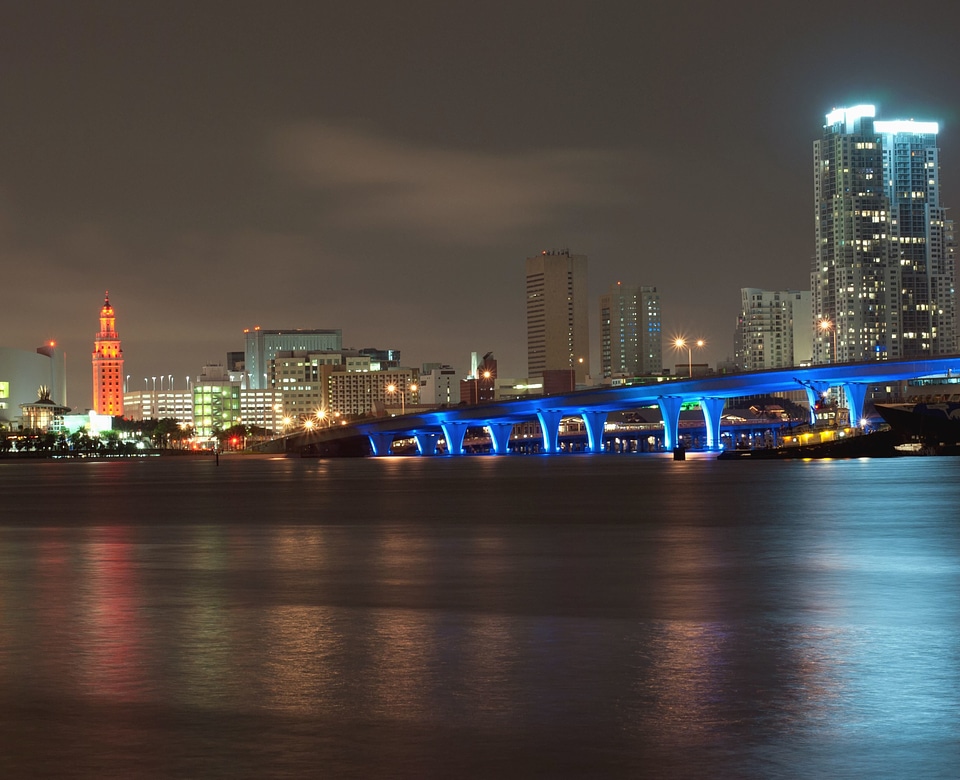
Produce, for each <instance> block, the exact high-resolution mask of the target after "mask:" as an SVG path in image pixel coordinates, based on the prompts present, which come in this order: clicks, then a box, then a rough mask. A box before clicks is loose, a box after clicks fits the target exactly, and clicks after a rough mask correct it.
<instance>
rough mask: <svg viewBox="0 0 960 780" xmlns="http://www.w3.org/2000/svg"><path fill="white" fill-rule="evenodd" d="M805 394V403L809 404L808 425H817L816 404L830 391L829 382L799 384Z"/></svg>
mask: <svg viewBox="0 0 960 780" xmlns="http://www.w3.org/2000/svg"><path fill="white" fill-rule="evenodd" d="M800 384H802V385H803V389H804V390H806V392H807V401H808V402H809V404H810V424H811V425H816V424H817V409H816V406H817V404H818V403H819V402H820V401H822V400H823V394H824V393H825V392H827V391H828V390H829V389H830V383H829V382H815V381H809V382H801V383H800Z"/></svg>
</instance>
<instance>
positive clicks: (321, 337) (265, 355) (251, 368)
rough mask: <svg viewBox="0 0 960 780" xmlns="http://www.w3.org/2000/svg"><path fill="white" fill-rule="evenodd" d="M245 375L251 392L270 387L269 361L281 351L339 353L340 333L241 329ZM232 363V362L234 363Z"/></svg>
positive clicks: (340, 345)
mask: <svg viewBox="0 0 960 780" xmlns="http://www.w3.org/2000/svg"><path fill="white" fill-rule="evenodd" d="M243 333H244V368H243V370H244V372H245V374H246V379H247V381H246V386H247V388H248V389H251V390H263V389H266V388H268V387H270V386H271V385H270V376H269V367H270V361H271V360H273V359H274V358H276V356H277V354H278V353H280V352H293V353H307V352H339V351H340V350H341V349H343V334H342V331H340V330H339V329H336V330H264V329H262V328H260V327H256V328H252V329H250V328H248V329H246V330H244V332H243ZM234 362H235V361H234Z"/></svg>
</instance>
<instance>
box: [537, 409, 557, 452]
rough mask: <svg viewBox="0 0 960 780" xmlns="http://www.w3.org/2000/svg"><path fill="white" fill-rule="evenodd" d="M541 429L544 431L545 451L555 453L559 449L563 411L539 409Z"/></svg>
mask: <svg viewBox="0 0 960 780" xmlns="http://www.w3.org/2000/svg"><path fill="white" fill-rule="evenodd" d="M537 419H539V420H540V430H541V431H542V432H543V451H544V452H547V453H554V452H556V451H557V450H558V449H559V438H560V420H561V419H563V412H562V411H560V410H558V409H537Z"/></svg>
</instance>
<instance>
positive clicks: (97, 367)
mask: <svg viewBox="0 0 960 780" xmlns="http://www.w3.org/2000/svg"><path fill="white" fill-rule="evenodd" d="M93 410H94V411H95V412H97V413H98V414H109V415H122V414H123V350H122V349H120V336H119V334H118V333H117V328H116V315H115V314H114V312H113V306H111V305H110V293H105V294H104V300H103V307H102V308H101V309H100V332H99V333H97V336H96V339H95V340H94V342H93Z"/></svg>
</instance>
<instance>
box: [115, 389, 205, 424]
mask: <svg viewBox="0 0 960 780" xmlns="http://www.w3.org/2000/svg"><path fill="white" fill-rule="evenodd" d="M123 416H124V417H126V418H127V419H128V420H165V419H170V420H176V421H177V422H178V423H181V424H182V425H192V424H193V393H192V392H191V391H189V390H132V391H127V392H126V393H124V394H123Z"/></svg>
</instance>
